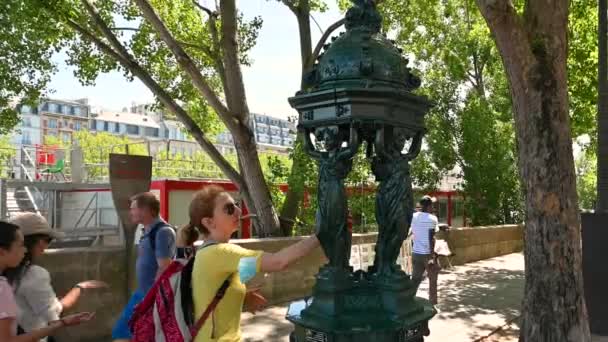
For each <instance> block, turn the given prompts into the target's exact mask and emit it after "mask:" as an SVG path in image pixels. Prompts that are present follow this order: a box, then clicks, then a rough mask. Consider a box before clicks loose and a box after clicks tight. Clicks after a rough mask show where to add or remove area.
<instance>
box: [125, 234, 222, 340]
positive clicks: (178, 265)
mask: <svg viewBox="0 0 608 342" xmlns="http://www.w3.org/2000/svg"><path fill="white" fill-rule="evenodd" d="M205 247H206V246H205ZM193 265H194V258H190V259H189V260H175V261H173V262H172V263H171V264H170V265H169V267H167V269H166V270H165V271H164V272H163V274H162V275H161V276H160V277H159V278H158V279H157V280H156V282H155V283H154V285H153V286H152V288H151V289H150V290H149V291H148V293H147V294H146V296H145V297H144V299H143V300H142V301H141V303H139V304H138V305H137V306H136V307H135V310H134V312H133V316H132V317H131V320H130V321H129V327H130V329H131V334H132V338H131V341H134V342H150V341H155V342H189V341H193V340H194V339H195V338H196V335H197V334H198V331H199V330H200V329H201V328H202V326H203V324H205V321H206V320H207V318H208V317H209V315H211V313H212V312H213V310H215V308H216V307H217V305H218V304H219V302H220V300H221V299H222V298H223V297H224V294H226V289H228V286H230V277H228V279H226V280H225V281H224V283H222V286H220V288H219V289H218V290H217V292H216V294H215V298H213V300H212V301H211V303H210V304H209V306H207V309H205V312H204V313H203V315H202V316H201V317H200V318H199V319H198V320H196V321H194V318H193V317H194V305H193V301H192V287H191V285H190V282H191V280H192V266H193Z"/></svg>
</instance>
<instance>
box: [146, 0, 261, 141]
mask: <svg viewBox="0 0 608 342" xmlns="http://www.w3.org/2000/svg"><path fill="white" fill-rule="evenodd" d="M138 1H143V0H138ZM220 13H221V15H222V16H221V19H222V25H221V33H222V34H221V38H220V46H221V49H222V50H221V51H222V54H221V55H222V61H223V65H224V72H225V77H226V84H225V87H224V90H225V91H228V93H227V95H226V101H227V102H228V107H229V108H230V111H231V112H232V113H234V115H236V116H237V118H238V119H239V121H240V124H241V129H243V128H245V129H246V130H247V131H249V130H250V129H249V127H248V126H247V125H246V124H244V123H245V121H246V120H247V119H248V116H249V108H248V106H247V96H246V95H247V94H246V92H245V85H244V84H243V74H242V72H241V61H240V58H239V51H238V40H237V30H238V27H237V22H238V18H237V9H236V3H235V0H223V1H221V2H220ZM249 134H251V133H250V132H249Z"/></svg>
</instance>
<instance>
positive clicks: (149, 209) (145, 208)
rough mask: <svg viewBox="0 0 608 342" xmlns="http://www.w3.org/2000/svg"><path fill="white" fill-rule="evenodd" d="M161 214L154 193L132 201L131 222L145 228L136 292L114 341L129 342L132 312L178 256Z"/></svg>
mask: <svg viewBox="0 0 608 342" xmlns="http://www.w3.org/2000/svg"><path fill="white" fill-rule="evenodd" d="M159 212H160V201H159V200H158V198H156V196H155V195H154V194H153V193H151V192H144V193H141V194H137V195H135V196H133V197H132V198H131V207H130V212H129V215H130V218H131V221H132V222H133V223H137V224H142V225H143V226H144V229H143V234H142V236H141V239H140V240H139V244H138V247H137V261H136V264H135V273H136V277H137V288H136V290H135V292H134V293H133V295H132V296H131V298H130V299H129V302H128V303H127V306H126V307H125V309H124V310H123V312H122V314H121V315H120V318H119V319H118V321H117V322H116V325H115V326H114V329H113V330H112V339H114V340H115V341H129V340H130V338H131V333H130V332H129V319H131V316H132V315H133V309H134V308H135V306H136V305H137V304H138V303H139V302H140V301H142V300H143V298H144V297H145V295H146V293H147V292H148V290H150V288H151V287H152V285H153V284H154V281H155V280H156V279H157V278H158V276H160V275H161V274H162V273H163V271H164V270H165V269H166V268H167V266H169V264H170V263H171V261H172V259H173V257H174V256H175V231H174V230H173V228H172V227H171V226H169V224H168V223H167V222H165V221H164V220H163V219H162V218H161V217H160V216H159Z"/></svg>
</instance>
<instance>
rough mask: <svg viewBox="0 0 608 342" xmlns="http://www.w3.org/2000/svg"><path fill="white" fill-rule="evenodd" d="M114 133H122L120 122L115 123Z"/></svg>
mask: <svg viewBox="0 0 608 342" xmlns="http://www.w3.org/2000/svg"><path fill="white" fill-rule="evenodd" d="M114 133H120V124H119V123H118V122H115V123H114Z"/></svg>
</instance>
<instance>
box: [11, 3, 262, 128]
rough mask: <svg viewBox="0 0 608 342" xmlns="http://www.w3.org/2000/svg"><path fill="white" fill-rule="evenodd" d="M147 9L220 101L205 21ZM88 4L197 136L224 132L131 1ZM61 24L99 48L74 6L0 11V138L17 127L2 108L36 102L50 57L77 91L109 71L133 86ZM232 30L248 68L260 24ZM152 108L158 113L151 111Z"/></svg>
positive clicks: (172, 10) (86, 18)
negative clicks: (65, 68) (61, 59)
mask: <svg viewBox="0 0 608 342" xmlns="http://www.w3.org/2000/svg"><path fill="white" fill-rule="evenodd" d="M150 2H151V4H152V5H153V6H154V9H155V11H156V12H157V13H158V14H159V16H160V17H161V18H162V19H163V21H164V23H165V25H166V26H167V28H168V29H169V30H170V31H171V33H172V34H173V35H174V36H175V38H176V39H177V40H178V41H179V42H180V43H181V44H182V45H183V46H184V48H185V49H186V51H187V52H188V54H189V55H190V57H191V58H192V59H193V61H194V62H195V63H196V64H197V66H198V67H199V69H200V70H201V73H202V74H203V75H204V76H205V77H206V78H207V80H208V81H209V83H210V85H211V87H212V88H213V89H214V90H216V91H217V92H218V93H221V91H222V89H221V88H222V86H221V81H220V76H219V73H218V69H217V63H216V61H217V60H218V59H219V58H221V53H222V51H221V48H220V47H219V45H218V44H217V43H218V41H219V39H220V38H221V37H218V40H215V39H214V38H213V35H212V30H211V29H210V27H211V26H210V25H209V20H210V19H209V17H208V15H207V14H206V13H205V12H203V11H201V10H199V9H198V8H197V7H196V6H195V5H194V3H193V2H192V1H169V2H168V1H161V0H151V1H150ZM93 3H94V6H95V8H96V9H97V10H98V11H99V14H100V15H101V17H102V18H103V20H104V21H105V23H106V24H107V26H109V27H110V28H112V31H113V32H114V34H116V36H117V38H118V39H119V40H120V41H121V42H122V43H123V45H125V47H126V49H127V51H128V52H129V54H130V55H132V56H133V58H134V59H135V60H136V61H137V63H138V64H139V65H141V66H142V67H143V68H144V69H145V70H146V71H147V72H148V73H149V74H150V75H151V76H152V78H153V79H154V80H155V81H156V82H157V83H158V84H159V85H160V86H161V87H162V88H163V89H164V90H165V91H166V92H168V93H169V94H170V95H171V96H172V97H173V99H174V100H176V101H177V102H178V103H180V104H182V105H183V106H184V108H185V109H186V111H187V112H188V114H189V115H190V116H191V117H192V118H193V119H194V121H195V122H196V123H197V124H198V125H199V127H200V128H201V129H202V131H203V132H205V133H206V134H208V135H209V136H215V135H216V134H217V133H218V132H219V131H221V130H222V129H223V124H222V123H221V122H220V120H219V119H218V117H217V115H216V113H215V112H214V111H213V110H211V109H210V108H209V106H208V104H207V103H206V101H204V100H203V99H202V97H201V96H200V94H199V93H198V91H197V90H196V89H195V88H194V86H193V85H192V82H191V81H190V79H189V77H188V76H187V75H186V74H185V73H184V72H183V71H182V70H181V69H180V68H179V66H178V63H177V61H176V59H175V57H174V56H173V54H172V53H171V52H170V51H169V49H167V47H166V45H165V44H164V43H163V42H162V40H161V39H160V38H159V36H158V34H157V33H156V31H155V30H154V29H153V28H152V27H151V26H150V25H149V24H148V22H147V21H146V20H144V19H143V17H142V16H141V14H140V12H139V9H138V8H137V7H136V6H135V4H134V3H133V2H132V1H128V0H98V1H94V2H93ZM68 21H71V22H73V23H76V24H78V25H80V26H81V27H82V28H84V29H85V30H87V31H89V32H90V33H92V34H93V35H95V36H96V37H98V38H100V39H101V40H103V41H106V39H105V38H102V36H101V33H100V32H99V30H98V29H97V28H96V27H94V26H93V24H92V22H93V20H92V19H91V16H90V15H89V13H88V12H87V10H86V8H85V7H84V5H83V3H82V2H81V1H76V0H58V1H53V2H46V1H38V0H24V1H17V2H14V1H13V2H10V4H7V5H6V6H2V8H1V9H0V61H2V60H6V61H11V63H10V64H7V63H2V64H1V65H2V66H1V67H0V89H2V91H1V92H0V111H2V113H0V114H1V115H0V134H1V133H2V132H4V129H10V128H12V126H14V124H16V123H17V122H18V116H17V114H16V113H13V112H10V113H9V111H12V109H8V106H9V100H13V99H20V98H23V101H24V102H26V103H28V101H30V102H33V101H34V100H36V99H38V98H39V97H40V95H41V93H42V92H43V91H44V89H45V86H46V85H47V83H48V80H49V79H50V76H51V75H52V74H53V73H54V72H55V71H56V65H55V64H54V63H53V59H52V58H51V56H52V55H53V53H55V52H58V51H63V52H65V53H66V54H67V60H66V63H67V64H68V65H71V66H73V67H74V70H75V71H74V74H75V76H76V77H77V78H78V80H79V81H80V82H81V83H82V84H84V85H94V84H95V80H96V79H97V77H98V76H99V75H100V74H102V73H106V72H110V71H113V70H117V71H120V72H122V73H123V74H124V76H125V78H127V79H128V80H131V79H133V75H132V74H131V73H130V72H129V71H128V70H125V69H124V68H123V67H122V66H121V65H120V64H119V63H118V62H117V61H116V60H114V59H113V58H112V57H110V56H108V55H106V54H105V53H104V52H103V51H101V50H99V49H98V48H97V46H96V45H94V44H93V43H92V42H91V41H89V40H88V39H85V38H83V37H82V36H81V35H80V34H79V33H78V32H76V31H74V29H73V28H72V27H71V26H70V25H67V22H68ZM217 25H218V26H216V28H218V29H219V26H220V25H221V20H219V19H218V20H217ZM237 25H238V28H239V31H238V40H239V45H240V46H239V47H240V48H239V53H240V54H241V56H240V58H241V61H242V62H243V63H245V64H247V63H250V61H249V58H248V53H249V51H250V49H251V48H252V47H253V46H254V44H255V41H256V39H257V36H258V32H259V29H260V28H261V25H262V20H261V18H254V19H253V20H251V21H247V20H245V19H243V16H242V15H239V17H238V22H237ZM9 65H10V68H9V67H8V66H9ZM157 108H158V109H161V110H162V109H163V108H162V106H160V105H159V104H158V103H157Z"/></svg>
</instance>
